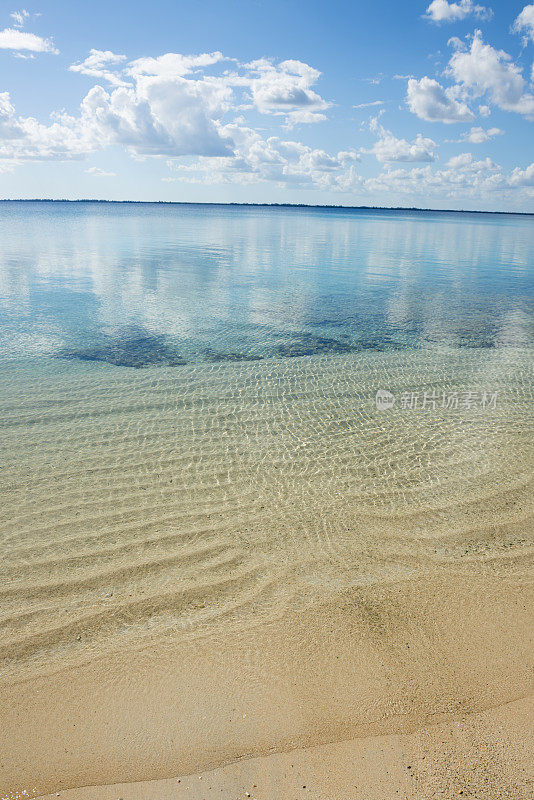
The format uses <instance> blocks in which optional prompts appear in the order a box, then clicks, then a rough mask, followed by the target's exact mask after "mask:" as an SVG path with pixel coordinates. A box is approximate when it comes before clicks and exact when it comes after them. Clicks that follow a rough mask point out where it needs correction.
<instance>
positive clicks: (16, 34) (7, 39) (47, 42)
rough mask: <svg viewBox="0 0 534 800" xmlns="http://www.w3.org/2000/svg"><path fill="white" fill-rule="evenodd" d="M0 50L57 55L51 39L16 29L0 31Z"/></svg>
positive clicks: (57, 51)
mask: <svg viewBox="0 0 534 800" xmlns="http://www.w3.org/2000/svg"><path fill="white" fill-rule="evenodd" d="M0 49H3V50H13V51H15V52H20V51H21V50H28V51H30V52H32V53H54V54H56V55H57V54H58V53H59V50H57V49H56V47H55V46H54V43H53V41H52V40H51V39H43V38H42V37H41V36H37V35H36V34H35V33H28V32H27V31H21V30H19V29H18V28H4V30H3V31H0Z"/></svg>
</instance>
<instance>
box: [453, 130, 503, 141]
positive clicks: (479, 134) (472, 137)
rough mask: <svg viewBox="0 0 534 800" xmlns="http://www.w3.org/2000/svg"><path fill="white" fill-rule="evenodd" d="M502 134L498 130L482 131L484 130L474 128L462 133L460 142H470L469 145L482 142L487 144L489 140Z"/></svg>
mask: <svg viewBox="0 0 534 800" xmlns="http://www.w3.org/2000/svg"><path fill="white" fill-rule="evenodd" d="M503 133H504V131H502V130H501V129H500V128H488V130H484V128H480V127H476V128H471V130H470V131H468V132H467V133H464V134H463V135H462V136H461V137H460V141H461V142H471V144H483V143H484V142H489V141H490V139H493V138H494V137H495V136H501V135H502V134H503Z"/></svg>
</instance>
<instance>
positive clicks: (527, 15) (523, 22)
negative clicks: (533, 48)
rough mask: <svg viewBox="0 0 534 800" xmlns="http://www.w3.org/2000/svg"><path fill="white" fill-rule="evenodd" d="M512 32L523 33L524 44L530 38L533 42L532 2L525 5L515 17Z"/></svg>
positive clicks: (533, 19) (533, 8) (533, 14)
mask: <svg viewBox="0 0 534 800" xmlns="http://www.w3.org/2000/svg"><path fill="white" fill-rule="evenodd" d="M512 32H513V33H520V34H523V39H524V42H525V44H527V43H528V40H529V39H530V40H531V41H532V42H534V4H532V3H531V4H530V5H528V6H525V7H524V9H523V11H522V12H521V13H520V14H519V15H518V16H517V17H516V19H515V21H514V24H513V25H512Z"/></svg>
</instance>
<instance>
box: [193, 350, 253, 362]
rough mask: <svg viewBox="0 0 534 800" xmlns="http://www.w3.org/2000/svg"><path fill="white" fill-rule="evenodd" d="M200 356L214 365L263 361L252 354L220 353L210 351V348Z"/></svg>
mask: <svg viewBox="0 0 534 800" xmlns="http://www.w3.org/2000/svg"><path fill="white" fill-rule="evenodd" d="M202 355H203V357H204V359H205V360H206V361H211V362H213V363H214V364H217V363H220V362H228V361H262V359H263V356H259V355H254V354H252V353H221V352H220V351H218V350H212V349H211V348H210V347H208V348H206V349H205V350H204V351H203V353H202Z"/></svg>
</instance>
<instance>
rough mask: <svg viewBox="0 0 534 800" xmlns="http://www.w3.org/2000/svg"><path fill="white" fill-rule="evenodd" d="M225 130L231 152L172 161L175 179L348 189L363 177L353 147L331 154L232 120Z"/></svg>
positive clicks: (171, 165) (170, 163)
mask: <svg viewBox="0 0 534 800" xmlns="http://www.w3.org/2000/svg"><path fill="white" fill-rule="evenodd" d="M225 131H226V133H227V135H228V136H229V137H230V138H231V139H232V140H233V141H234V146H235V151H234V154H233V155H232V156H227V157H223V158H210V159H206V158H201V159H199V161H198V162H197V163H195V164H193V165H183V164H181V163H179V162H176V161H170V162H169V166H170V168H171V169H172V170H173V172H175V173H177V177H175V178H174V179H175V180H183V179H184V178H185V179H187V180H188V181H190V182H191V181H196V182H202V183H205V182H206V181H207V182H211V183H245V184H246V183H256V182H257V181H258V180H260V181H274V182H276V183H278V184H281V185H287V184H291V185H294V186H308V187H319V188H324V189H326V188H330V189H334V190H341V189H345V190H346V189H347V188H348V187H349V186H350V187H353V186H355V185H356V184H357V183H358V182H359V181H360V180H361V179H360V177H359V175H358V174H357V173H356V171H355V168H354V165H355V163H356V162H357V161H359V156H358V154H357V153H356V151H354V150H346V151H340V152H338V153H334V154H331V153H327V152H326V151H325V150H322V149H320V148H313V147H309V146H308V145H305V144H302V143H301V142H297V141H287V140H283V139H281V138H280V137H278V136H269V137H267V138H264V137H262V136H261V134H260V133H258V131H255V130H253V129H252V128H248V127H244V126H243V125H239V124H236V123H230V124H229V125H228V126H226V129H225Z"/></svg>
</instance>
